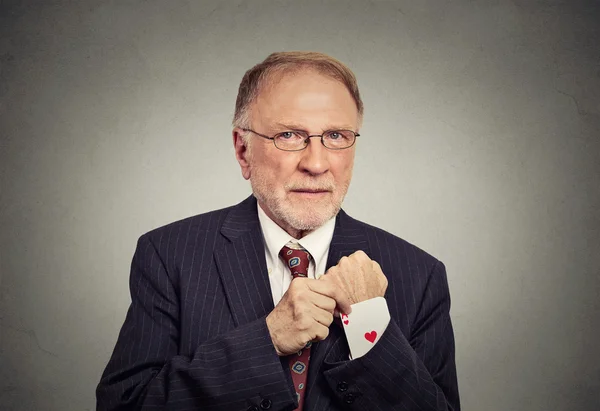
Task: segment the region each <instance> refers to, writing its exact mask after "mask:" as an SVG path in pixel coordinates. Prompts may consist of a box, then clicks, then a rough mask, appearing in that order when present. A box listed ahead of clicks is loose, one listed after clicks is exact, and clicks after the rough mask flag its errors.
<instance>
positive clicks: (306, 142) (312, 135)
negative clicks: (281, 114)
mask: <svg viewBox="0 0 600 411" xmlns="http://www.w3.org/2000/svg"><path fill="white" fill-rule="evenodd" d="M241 130H243V131H249V132H251V133H254V134H256V135H257V136H259V137H262V138H265V139H267V140H271V141H272V142H273V145H274V146H275V147H276V148H277V149H278V150H281V151H302V150H304V149H305V148H306V147H308V143H309V142H310V139H311V138H313V137H319V138H320V139H321V144H323V147H325V148H326V149H328V150H336V151H339V150H346V149H348V148H350V147H352V146H353V145H354V144H355V143H356V137H360V134H358V133H356V132H354V131H352V130H346V129H339V130H337V129H335V130H327V131H325V132H324V133H323V134H308V133H305V132H302V133H304V134H307V136H306V138H305V139H304V142H305V145H304V147H302V148H299V149H297V150H286V149H285V148H281V147H278V146H277V144H276V143H275V137H276V136H277V135H278V134H281V133H289V132H293V133H299V132H301V131H300V130H286V131H281V132H279V133H277V134H275V135H274V136H273V137H269V136H266V135H264V134H260V133H257V132H256V131H254V130H252V129H249V128H241ZM331 131H349V132H351V133H352V134H354V141H353V142H352V144H350V145H349V146H348V147H344V148H331V147H327V146H326V145H325V141H324V140H323V136H324V135H325V134H326V133H329V132H331Z"/></svg>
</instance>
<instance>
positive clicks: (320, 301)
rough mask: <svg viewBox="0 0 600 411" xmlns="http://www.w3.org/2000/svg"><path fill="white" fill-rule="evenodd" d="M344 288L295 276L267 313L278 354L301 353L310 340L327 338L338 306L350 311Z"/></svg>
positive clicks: (269, 327) (268, 323)
mask: <svg viewBox="0 0 600 411" xmlns="http://www.w3.org/2000/svg"><path fill="white" fill-rule="evenodd" d="M341 291H342V290H341V289H338V288H336V287H335V285H334V284H331V283H327V282H324V281H320V280H313V279H309V278H296V279H294V280H293V281H292V283H291V284H290V287H289V288H288V290H287V291H286V293H285V294H284V295H283V298H282V299H281V301H280V302H279V304H277V306H276V307H275V309H274V310H273V311H271V313H270V314H269V315H268V316H267V328H268V329H269V333H270V335H271V340H272V341H273V345H274V346H275V350H276V351H277V355H279V356H284V355H289V354H292V353H295V352H298V351H299V350H300V349H302V348H304V346H305V345H306V343H308V342H309V341H322V340H324V339H325V338H327V336H328V335H329V325H331V322H332V321H333V311H334V310H335V307H336V305H341V306H343V308H344V309H346V310H351V308H350V302H349V301H348V300H347V299H346V298H345V295H344V294H343V293H342V292H341ZM348 312H349V311H348Z"/></svg>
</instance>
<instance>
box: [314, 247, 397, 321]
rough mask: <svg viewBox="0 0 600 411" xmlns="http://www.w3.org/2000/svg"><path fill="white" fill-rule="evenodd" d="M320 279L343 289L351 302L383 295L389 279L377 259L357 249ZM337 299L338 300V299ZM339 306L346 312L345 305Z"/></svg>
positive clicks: (346, 298) (354, 302)
mask: <svg viewBox="0 0 600 411" xmlns="http://www.w3.org/2000/svg"><path fill="white" fill-rule="evenodd" d="M319 281H321V282H324V283H328V284H331V285H333V286H334V287H335V288H337V289H340V290H342V291H343V294H344V297H345V300H347V301H350V303H351V304H356V303H359V302H361V301H365V300H369V299H371V298H375V297H383V296H384V294H385V291H386V290H387V286H388V280H387V277H386V276H385V274H383V271H381V267H380V266H379V263H377V261H373V260H371V259H370V258H369V256H368V255H367V254H365V252H364V251H361V250H359V251H356V252H355V253H353V254H352V255H350V256H349V257H342V258H341V259H340V261H339V262H338V263H337V265H336V266H333V267H331V268H330V269H329V270H327V272H326V273H325V275H323V276H321V278H320V279H319ZM336 301H337V300H336ZM338 308H339V310H341V311H342V312H343V313H345V314H349V313H347V312H345V311H344V309H343V307H341V306H339V301H338Z"/></svg>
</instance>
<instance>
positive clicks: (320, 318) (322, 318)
mask: <svg viewBox="0 0 600 411" xmlns="http://www.w3.org/2000/svg"><path fill="white" fill-rule="evenodd" d="M311 314H312V316H313V318H314V319H315V321H316V322H318V323H319V324H321V325H324V326H325V327H329V326H330V325H331V323H332V322H333V314H332V313H331V312H329V311H326V310H323V309H321V308H318V307H313V309H312V311H311Z"/></svg>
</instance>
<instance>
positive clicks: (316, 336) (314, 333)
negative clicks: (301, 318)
mask: <svg viewBox="0 0 600 411" xmlns="http://www.w3.org/2000/svg"><path fill="white" fill-rule="evenodd" d="M310 335H311V341H323V340H324V339H325V338H327V336H328V335H329V326H327V327H326V326H324V325H323V324H319V323H315V326H314V327H313V328H312V329H311V330H310Z"/></svg>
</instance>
